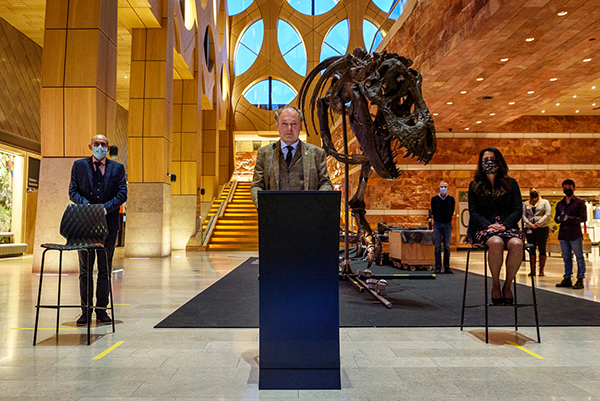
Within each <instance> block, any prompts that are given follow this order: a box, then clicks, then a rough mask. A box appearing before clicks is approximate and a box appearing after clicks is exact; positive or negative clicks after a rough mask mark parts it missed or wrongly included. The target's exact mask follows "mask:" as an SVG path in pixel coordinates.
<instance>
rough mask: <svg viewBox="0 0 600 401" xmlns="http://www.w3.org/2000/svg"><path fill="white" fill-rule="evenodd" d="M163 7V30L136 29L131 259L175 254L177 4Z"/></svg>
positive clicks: (128, 243) (127, 251)
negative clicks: (173, 172) (171, 176)
mask: <svg viewBox="0 0 600 401" xmlns="http://www.w3.org/2000/svg"><path fill="white" fill-rule="evenodd" d="M160 4H161V8H160V15H161V18H160V23H161V28H150V29H141V28H137V29H133V30H132V44H131V81H130V82H131V83H130V94H129V126H128V134H127V137H128V141H127V143H128V163H129V197H128V202H127V240H126V243H125V255H126V256H128V257H161V256H167V255H169V254H170V253H171V185H170V179H169V177H168V176H167V174H168V173H171V167H172V166H171V161H172V155H173V150H172V149H173V40H174V21H173V15H174V14H173V13H174V9H173V4H174V2H173V1H162V2H161V3H160Z"/></svg>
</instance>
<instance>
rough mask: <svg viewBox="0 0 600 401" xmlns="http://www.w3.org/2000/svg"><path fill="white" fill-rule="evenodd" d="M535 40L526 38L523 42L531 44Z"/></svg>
mask: <svg viewBox="0 0 600 401" xmlns="http://www.w3.org/2000/svg"><path fill="white" fill-rule="evenodd" d="M534 40H535V38H527V39H525V42H533V41H534Z"/></svg>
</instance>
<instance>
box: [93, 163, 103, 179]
mask: <svg viewBox="0 0 600 401" xmlns="http://www.w3.org/2000/svg"><path fill="white" fill-rule="evenodd" d="M94 165H95V166H96V170H94V179H95V180H96V181H97V184H100V180H102V171H100V166H101V165H102V162H94Z"/></svg>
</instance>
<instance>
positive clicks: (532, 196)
mask: <svg viewBox="0 0 600 401" xmlns="http://www.w3.org/2000/svg"><path fill="white" fill-rule="evenodd" d="M538 196H540V195H539V194H538V193H537V192H532V193H531V199H537V197H538Z"/></svg>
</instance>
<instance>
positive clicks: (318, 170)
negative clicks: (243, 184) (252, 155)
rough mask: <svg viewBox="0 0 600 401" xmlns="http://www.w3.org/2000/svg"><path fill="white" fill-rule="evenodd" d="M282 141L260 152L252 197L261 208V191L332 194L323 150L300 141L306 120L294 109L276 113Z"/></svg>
mask: <svg viewBox="0 0 600 401" xmlns="http://www.w3.org/2000/svg"><path fill="white" fill-rule="evenodd" d="M275 122H276V123H277V131H279V137H280V138H281V140H279V141H277V142H276V143H273V144H271V145H266V146H263V147H262V148H260V149H258V153H257V155H256V165H255V166H254V176H253V177H252V186H251V187H250V194H251V195H252V201H253V202H254V204H255V205H256V206H257V207H258V191H262V190H271V191H316V190H319V191H332V190H333V185H331V181H330V180H329V171H327V154H326V153H325V151H324V150H323V149H321V148H320V147H318V146H315V145H312V144H310V143H304V142H302V141H300V140H299V139H298V137H299V135H300V131H301V130H302V123H303V122H304V116H303V115H302V112H301V111H300V110H299V109H297V108H295V107H292V106H285V107H282V108H281V109H279V110H277V111H276V112H275Z"/></svg>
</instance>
